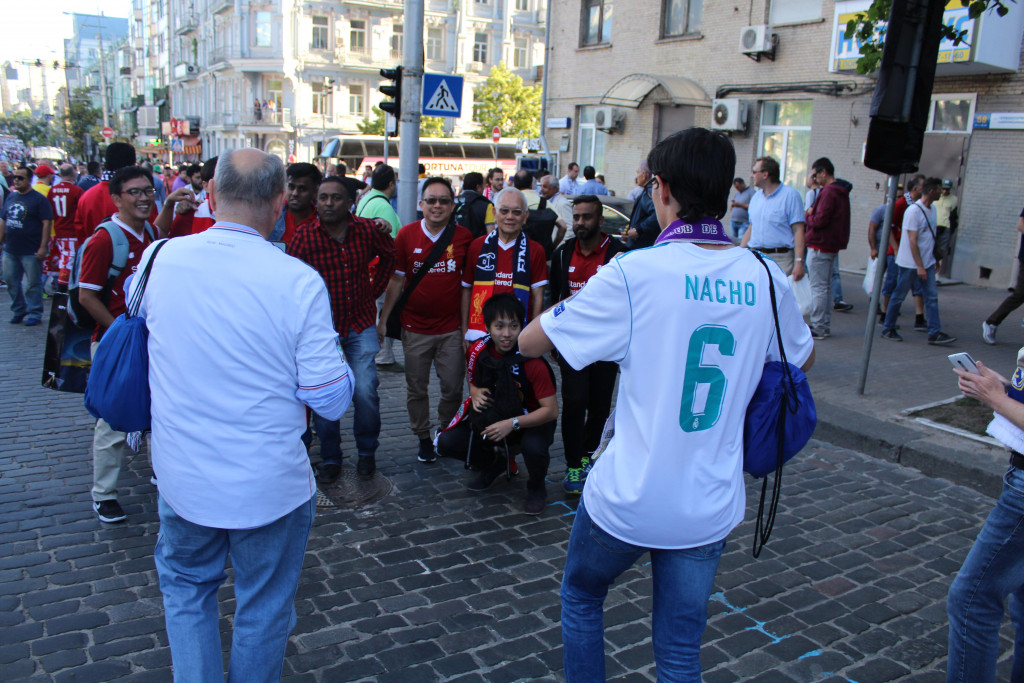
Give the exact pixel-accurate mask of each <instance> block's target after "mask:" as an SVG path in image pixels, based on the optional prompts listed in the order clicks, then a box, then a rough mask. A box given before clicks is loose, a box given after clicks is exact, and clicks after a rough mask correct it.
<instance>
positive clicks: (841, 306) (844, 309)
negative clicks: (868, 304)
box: [832, 299, 853, 313]
mask: <svg viewBox="0 0 1024 683" xmlns="http://www.w3.org/2000/svg"><path fill="white" fill-rule="evenodd" d="M832 310H833V311H839V312H840V313H849V312H850V311H852V310H853V304H848V303H846V302H845V301H843V300H842V299H840V300H839V301H837V302H835V303H834V304H832Z"/></svg>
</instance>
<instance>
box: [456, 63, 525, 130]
mask: <svg viewBox="0 0 1024 683" xmlns="http://www.w3.org/2000/svg"><path fill="white" fill-rule="evenodd" d="M541 90H542V88H541V86H540V85H525V84H524V83H523V79H522V78H520V77H519V76H517V75H515V74H514V73H512V72H511V71H509V69H508V68H507V67H506V66H505V62H501V63H500V64H498V66H496V67H494V68H493V69H491V73H490V74H489V75H488V76H487V80H486V81H484V82H483V83H482V84H481V85H480V86H479V87H477V88H476V89H474V90H473V99H474V101H475V102H474V104H473V121H475V122H476V123H477V124H478V125H479V126H480V127H479V129H477V130H475V131H473V132H472V133H470V135H472V136H473V137H475V138H481V139H482V138H489V137H491V129H492V128H494V126H498V127H499V128H501V134H502V135H509V136H515V137H523V138H535V137H538V136H540V99H541Z"/></svg>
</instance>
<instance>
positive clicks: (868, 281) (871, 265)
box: [863, 258, 878, 296]
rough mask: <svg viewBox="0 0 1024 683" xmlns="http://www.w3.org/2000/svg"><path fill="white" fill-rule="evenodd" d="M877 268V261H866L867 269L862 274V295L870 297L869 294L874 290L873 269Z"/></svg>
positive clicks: (874, 259) (875, 259)
mask: <svg viewBox="0 0 1024 683" xmlns="http://www.w3.org/2000/svg"><path fill="white" fill-rule="evenodd" d="M877 267H878V259H877V258H873V259H870V260H869V261H868V268H867V270H866V271H865V273H864V285H863V286H864V293H865V294H867V295H868V296H871V292H872V291H874V289H875V269H876V268H877Z"/></svg>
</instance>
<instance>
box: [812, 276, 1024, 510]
mask: <svg viewBox="0 0 1024 683" xmlns="http://www.w3.org/2000/svg"><path fill="white" fill-rule="evenodd" d="M848 265H852V264H848ZM842 280H843V294H844V298H845V300H846V301H847V302H849V303H851V304H853V305H854V309H853V310H852V311H851V312H849V313H836V312H833V314H832V336H831V337H830V338H828V339H825V340H823V341H818V342H815V350H816V360H815V364H814V367H813V368H811V370H810V372H809V373H808V379H809V381H810V383H811V388H812V390H813V393H814V400H815V404H816V406H817V409H818V428H817V431H815V433H814V438H816V439H821V440H822V441H827V442H829V443H833V444H836V445H839V446H843V447H846V448H850V449H853V450H857V451H861V452H864V453H868V454H870V455H874V456H876V457H882V458H884V459H887V460H890V461H892V462H896V463H899V464H901V465H905V466H908V467H913V468H916V469H918V470H920V471H921V472H923V473H924V474H926V475H928V476H933V477H942V478H944V479H949V480H950V481H953V482H955V483H958V484H962V485H964V486H970V487H972V488H974V489H975V490H978V491H981V492H982V493H985V494H987V495H989V496H992V497H998V495H999V492H1000V491H1001V489H1002V474H1003V473H1004V472H1005V471H1006V467H1007V454H1006V451H1005V450H1004V449H1002V448H998V447H995V446H990V445H988V444H985V443H982V442H980V441H975V440H972V439H968V438H965V437H962V436H958V435H955V434H951V433H948V432H944V431H940V430H938V429H935V428H933V427H928V426H925V425H923V424H921V423H918V422H916V421H915V420H913V419H907V418H905V417H904V416H902V415H901V413H902V411H904V410H906V409H909V408H915V407H918V406H922V405H926V404H929V403H934V402H936V401H941V400H943V399H947V398H951V397H954V396H959V395H960V391H959V389H957V385H956V375H954V374H953V368H952V365H950V363H949V360H948V359H947V358H946V356H948V355H949V354H951V353H956V352H961V351H966V352H968V353H970V354H971V356H972V357H973V358H974V359H975V360H980V361H982V362H983V363H985V364H986V365H989V366H990V367H992V369H994V370H996V371H997V372H999V373H1001V374H1003V375H1005V376H1009V375H1010V374H1011V373H1012V372H1013V370H1014V368H1015V367H1016V363H1017V351H1018V349H1020V347H1021V346H1024V328H1022V327H1021V316H1022V315H1024V307H1022V308H1020V309H1018V310H1017V311H1015V312H1013V313H1011V314H1010V316H1009V317H1008V318H1006V320H1005V321H1003V324H1002V325H1000V326H999V330H998V332H997V334H996V342H997V343H996V345H995V346H989V345H988V344H986V343H985V342H984V341H982V338H981V323H982V321H984V320H985V318H986V317H988V315H989V314H990V313H992V311H994V310H995V309H996V307H997V306H998V305H999V303H1000V302H1001V301H1002V300H1003V299H1004V298H1005V297H1006V295H1007V291H1006V289H990V288H982V287H973V286H968V285H961V284H956V285H949V286H943V287H939V315H940V317H941V320H942V331H943V332H946V333H947V334H951V335H953V336H954V337H957V341H956V342H954V343H953V344H951V345H948V346H930V345H929V344H928V335H927V333H925V332H916V331H914V329H913V326H914V305H913V301H912V300H910V299H908V300H907V301H905V302H904V304H903V306H902V307H901V312H900V325H901V329H900V334H901V335H902V336H903V339H904V341H903V342H901V343H899V342H893V341H889V340H887V339H882V338H880V336H879V334H880V333H881V330H882V328H881V327H880V326H878V325H875V326H874V327H873V331H872V335H873V339H872V342H873V343H872V347H871V359H870V363H869V366H868V368H869V370H868V375H867V382H866V385H865V390H864V395H863V396H861V395H858V393H857V384H858V381H859V378H860V373H861V367H862V357H863V350H864V325H865V317H866V313H867V309H868V306H869V303H870V301H869V299H868V297H867V295H866V294H865V293H864V290H863V289H862V286H861V283H862V280H863V271H861V272H860V273H855V272H843V274H842Z"/></svg>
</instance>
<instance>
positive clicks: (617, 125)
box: [594, 107, 626, 133]
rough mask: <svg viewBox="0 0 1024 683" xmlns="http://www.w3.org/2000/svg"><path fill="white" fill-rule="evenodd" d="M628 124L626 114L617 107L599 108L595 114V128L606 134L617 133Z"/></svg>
mask: <svg viewBox="0 0 1024 683" xmlns="http://www.w3.org/2000/svg"><path fill="white" fill-rule="evenodd" d="M625 122H626V114H625V112H623V111H622V110H620V109H616V108H615V107H598V108H597V110H596V111H595V112H594V127H595V128H597V129H598V130H602V131H604V132H606V133H617V132H620V131H621V130H622V127H623V125H624V124H625Z"/></svg>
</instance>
